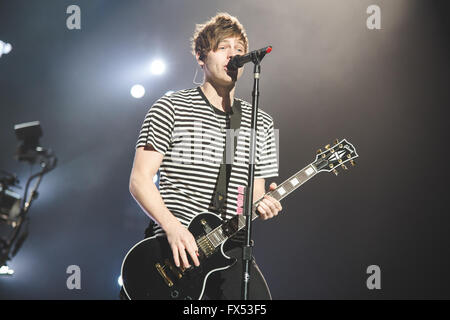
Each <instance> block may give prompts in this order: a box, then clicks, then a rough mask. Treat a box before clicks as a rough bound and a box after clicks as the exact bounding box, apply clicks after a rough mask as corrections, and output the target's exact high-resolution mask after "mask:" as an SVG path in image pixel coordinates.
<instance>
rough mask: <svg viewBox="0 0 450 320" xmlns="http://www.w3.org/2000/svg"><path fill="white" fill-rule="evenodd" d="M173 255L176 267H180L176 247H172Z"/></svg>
mask: <svg viewBox="0 0 450 320" xmlns="http://www.w3.org/2000/svg"><path fill="white" fill-rule="evenodd" d="M172 253H173V261H174V262H175V265H176V266H177V267H179V266H180V259H179V258H178V248H177V247H176V246H172Z"/></svg>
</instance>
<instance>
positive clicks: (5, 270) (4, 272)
mask: <svg viewBox="0 0 450 320" xmlns="http://www.w3.org/2000/svg"><path fill="white" fill-rule="evenodd" d="M13 274H14V270H13V269H10V268H9V267H8V266H2V267H1V268H0V276H1V275H7V276H11V275H13Z"/></svg>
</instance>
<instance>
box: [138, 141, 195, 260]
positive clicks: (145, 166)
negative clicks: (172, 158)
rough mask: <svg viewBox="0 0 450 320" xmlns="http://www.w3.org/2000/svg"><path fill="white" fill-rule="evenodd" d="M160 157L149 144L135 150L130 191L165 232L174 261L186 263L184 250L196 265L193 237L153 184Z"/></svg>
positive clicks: (161, 157) (161, 158)
mask: <svg viewBox="0 0 450 320" xmlns="http://www.w3.org/2000/svg"><path fill="white" fill-rule="evenodd" d="M163 157H164V155H162V154H161V153H159V152H158V151H156V150H155V149H154V148H153V147H151V146H147V147H139V148H137V149H136V154H135V157H134V163H133V169H132V170H131V175H130V192H131V194H132V196H133V197H134V199H135V200H136V202H137V203H138V204H139V205H140V207H141V208H142V209H143V210H144V212H145V213H146V214H147V215H148V216H149V217H150V218H152V219H154V220H155V221H156V222H157V223H158V224H159V225H160V226H161V228H163V230H164V231H165V232H166V235H167V240H168V242H169V245H170V246H171V248H172V251H173V257H174V262H175V264H176V265H177V266H179V265H180V258H181V260H182V262H183V265H184V266H185V267H186V266H189V263H188V260H187V256H186V251H187V252H188V253H189V254H190V256H191V258H192V260H193V262H194V264H195V265H196V266H198V265H199V264H200V263H199V261H198V258H197V255H196V251H197V250H198V248H197V244H196V242H195V239H194V237H193V236H192V234H191V233H190V232H189V230H188V229H187V228H186V227H184V226H183V225H182V224H181V222H180V221H179V220H178V219H177V218H176V217H175V216H174V215H173V214H172V213H171V212H170V211H169V209H168V208H167V207H166V205H165V204H164V201H163V199H162V197H161V194H160V193H159V190H158V188H156V185H155V184H154V183H153V177H154V176H155V175H156V172H157V171H158V169H159V167H160V165H161V163H162V160H163Z"/></svg>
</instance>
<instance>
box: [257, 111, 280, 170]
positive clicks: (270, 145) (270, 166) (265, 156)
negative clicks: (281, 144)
mask: <svg viewBox="0 0 450 320" xmlns="http://www.w3.org/2000/svg"><path fill="white" fill-rule="evenodd" d="M269 119H270V120H269V123H268V125H267V126H266V125H265V126H264V127H265V129H264V131H265V132H263V139H264V140H263V143H262V149H261V150H260V152H259V156H258V157H257V161H256V165H255V176H254V177H255V178H270V177H278V154H277V141H276V140H277V139H276V135H275V130H274V124H273V120H272V118H269Z"/></svg>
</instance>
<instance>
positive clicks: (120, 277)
mask: <svg viewBox="0 0 450 320" xmlns="http://www.w3.org/2000/svg"><path fill="white" fill-rule="evenodd" d="M117 283H118V284H119V286H123V282H122V276H119V278H117Z"/></svg>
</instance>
